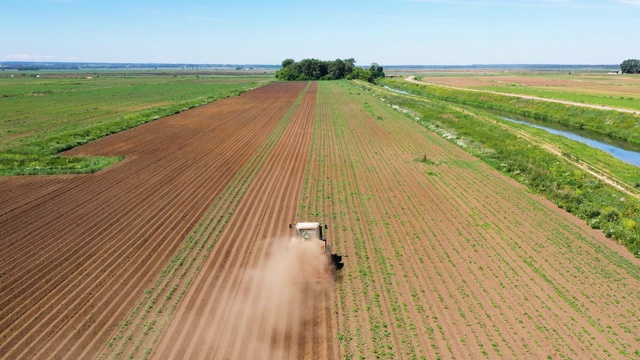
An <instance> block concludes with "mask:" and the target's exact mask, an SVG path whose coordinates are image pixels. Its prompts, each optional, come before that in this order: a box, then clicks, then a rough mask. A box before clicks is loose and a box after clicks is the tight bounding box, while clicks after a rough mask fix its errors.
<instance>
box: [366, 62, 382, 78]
mask: <svg viewBox="0 0 640 360" xmlns="http://www.w3.org/2000/svg"><path fill="white" fill-rule="evenodd" d="M369 72H370V73H371V79H370V80H369V81H373V80H375V79H377V78H381V77H384V71H383V69H382V66H380V65H378V63H371V67H370V68H369Z"/></svg>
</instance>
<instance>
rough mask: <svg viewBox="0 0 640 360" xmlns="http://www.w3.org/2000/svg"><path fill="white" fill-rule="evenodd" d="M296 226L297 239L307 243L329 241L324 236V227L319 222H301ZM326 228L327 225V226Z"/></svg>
mask: <svg viewBox="0 0 640 360" xmlns="http://www.w3.org/2000/svg"><path fill="white" fill-rule="evenodd" d="M295 226H296V237H297V238H299V239H301V240H304V241H307V240H322V241H327V239H326V238H325V237H324V236H322V226H320V223H317V222H301V223H297V224H295ZM325 228H326V225H325Z"/></svg>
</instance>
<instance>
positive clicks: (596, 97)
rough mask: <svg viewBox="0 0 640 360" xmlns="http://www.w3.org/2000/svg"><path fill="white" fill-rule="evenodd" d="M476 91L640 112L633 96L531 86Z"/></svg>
mask: <svg viewBox="0 0 640 360" xmlns="http://www.w3.org/2000/svg"><path fill="white" fill-rule="evenodd" d="M475 89H479V90H489V91H497V92H504V93H510V94H518V95H530V96H537V97H543V98H547V99H556V100H566V101H572V102H579V103H584V104H592V105H604V106H612V107H619V108H623V109H635V110H640V101H639V100H640V99H638V98H637V97H631V96H622V95H619V96H616V95H604V94H582V93H578V92H575V91H573V89H566V90H564V91H563V90H562V89H553V90H550V89H541V88H536V87H530V86H483V87H478V88H475Z"/></svg>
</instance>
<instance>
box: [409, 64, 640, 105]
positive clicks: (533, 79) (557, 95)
mask: <svg viewBox="0 0 640 360" xmlns="http://www.w3.org/2000/svg"><path fill="white" fill-rule="evenodd" d="M420 78H421V80H422V81H425V82H428V83H432V84H439V85H447V86H454V87H460V88H467V89H475V90H485V91H496V92H503V93H511V94H517V95H529V96H537V97H542V98H548V99H557V100H566V101H572V102H578V103H584V104H592V105H605V106H612V107H618V108H625V109H633V110H640V79H639V78H638V77H637V76H634V75H617V74H616V75H607V74H597V73H596V74H594V73H577V74H566V73H565V74H557V71H556V73H534V72H523V73H516V74H508V73H507V74H505V73H504V72H498V71H493V72H481V73H462V74H461V73H458V74H455V73H436V74H432V73H421V74H420Z"/></svg>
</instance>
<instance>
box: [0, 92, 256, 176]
mask: <svg viewBox="0 0 640 360" xmlns="http://www.w3.org/2000/svg"><path fill="white" fill-rule="evenodd" d="M255 86H256V84H255V83H248V84H245V85H244V86H242V87H240V88H238V89H233V90H228V91H226V92H221V93H216V94H214V95H210V96H207V97H199V98H196V99H191V100H188V101H182V102H179V103H174V104H171V105H167V106H161V107H156V108H152V109H148V110H144V111H139V112H133V113H128V114H125V115H122V116H120V117H118V118H116V119H115V120H111V121H105V122H101V123H98V124H95V125H90V126H87V127H84V128H80V129H77V130H69V131H65V132H61V133H55V131H54V133H53V134H52V135H51V136H47V137H45V138H42V139H39V140H34V141H30V142H27V143H26V144H22V145H18V146H16V147H13V148H10V149H7V150H5V151H3V152H0V176H11V175H53V174H82V173H92V172H96V171H98V170H100V169H102V168H104V167H106V166H109V165H111V164H113V163H115V162H118V161H120V160H122V159H123V157H110V158H107V157H94V156H92V157H72V158H71V157H66V156H60V155H59V153H60V152H62V151H65V150H69V149H71V148H74V147H76V146H80V145H83V144H86V143H88V142H91V141H94V140H97V139H100V138H102V137H105V136H108V135H111V134H115V133H118V132H121V131H124V130H127V129H130V128H133V127H136V126H139V125H142V124H145V123H148V122H150V121H153V120H156V119H159V118H162V117H165V116H169V115H174V114H177V113H180V112H182V111H185V110H188V109H191V108H194V107H197V106H201V105H204V104H208V103H211V102H214V101H216V100H219V99H222V98H226V97H229V96H237V95H240V94H241V93H243V92H245V91H247V90H250V89H251V88H253V87H255Z"/></svg>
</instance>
